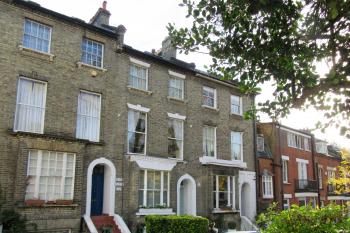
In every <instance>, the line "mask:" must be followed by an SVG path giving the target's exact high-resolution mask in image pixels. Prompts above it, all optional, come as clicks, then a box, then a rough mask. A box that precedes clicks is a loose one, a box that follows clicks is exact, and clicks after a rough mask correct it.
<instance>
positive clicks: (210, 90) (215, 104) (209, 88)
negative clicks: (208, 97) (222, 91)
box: [202, 86, 217, 109]
mask: <svg viewBox="0 0 350 233" xmlns="http://www.w3.org/2000/svg"><path fill="white" fill-rule="evenodd" d="M204 90H206V91H208V92H213V93H214V106H209V105H206V104H205V103H204V95H203V91H204ZM202 106H204V107H206V108H213V109H217V93H216V89H215V88H212V87H208V86H203V88H202Z"/></svg>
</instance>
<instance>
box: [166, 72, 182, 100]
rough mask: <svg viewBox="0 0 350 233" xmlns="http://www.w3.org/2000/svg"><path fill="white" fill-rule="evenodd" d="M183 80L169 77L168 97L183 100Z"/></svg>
mask: <svg viewBox="0 0 350 233" xmlns="http://www.w3.org/2000/svg"><path fill="white" fill-rule="evenodd" d="M183 87H184V80H183V79H180V78H174V77H170V79H169V96H170V97H173V98H176V99H183V91H184V90H183Z"/></svg>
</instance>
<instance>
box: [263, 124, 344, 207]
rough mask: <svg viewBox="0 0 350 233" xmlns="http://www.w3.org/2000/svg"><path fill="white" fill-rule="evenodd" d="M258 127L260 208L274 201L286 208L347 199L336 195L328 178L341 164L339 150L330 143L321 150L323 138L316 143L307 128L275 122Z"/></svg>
mask: <svg viewBox="0 0 350 233" xmlns="http://www.w3.org/2000/svg"><path fill="white" fill-rule="evenodd" d="M257 128H258V129H257V133H258V135H257V169H258V171H257V173H258V182H257V183H258V208H259V211H263V210H265V209H266V208H267V207H268V206H269V205H270V204H271V203H272V202H277V203H278V207H279V208H280V209H287V208H290V206H291V205H292V204H297V205H306V204H308V203H311V204H312V205H313V206H316V205H324V204H328V203H329V201H330V200H338V203H339V202H341V200H347V198H348V197H346V196H337V195H335V194H334V192H333V191H334V189H333V187H332V186H329V185H328V183H327V182H328V179H327V177H328V176H329V175H331V176H334V175H335V174H336V168H337V167H338V166H339V165H340V162H341V156H340V153H339V151H337V150H335V148H334V147H331V146H327V144H325V148H326V149H324V147H323V149H322V148H321V147H322V145H321V144H320V141H317V143H316V144H315V139H314V136H313V135H312V134H311V133H309V132H307V131H303V130H297V129H293V128H290V127H287V126H283V125H280V124H278V123H274V122H270V123H260V124H258V127H257ZM323 143H325V142H323ZM328 148H329V150H328ZM321 149H322V150H321ZM316 150H317V151H318V152H317V151H316ZM322 152H324V153H322ZM319 180H320V182H319Z"/></svg>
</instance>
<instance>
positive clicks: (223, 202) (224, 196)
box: [219, 192, 228, 208]
mask: <svg viewBox="0 0 350 233" xmlns="http://www.w3.org/2000/svg"><path fill="white" fill-rule="evenodd" d="M227 204H228V193H227V192H219V208H227Z"/></svg>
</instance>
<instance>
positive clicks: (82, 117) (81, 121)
mask: <svg viewBox="0 0 350 233" xmlns="http://www.w3.org/2000/svg"><path fill="white" fill-rule="evenodd" d="M100 111H101V96H100V95H98V94H93V93H88V92H80V93H79V98H78V116H77V132H76V136H77V138H81V139H87V140H90V141H95V142H96V141H99V136H100Z"/></svg>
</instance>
